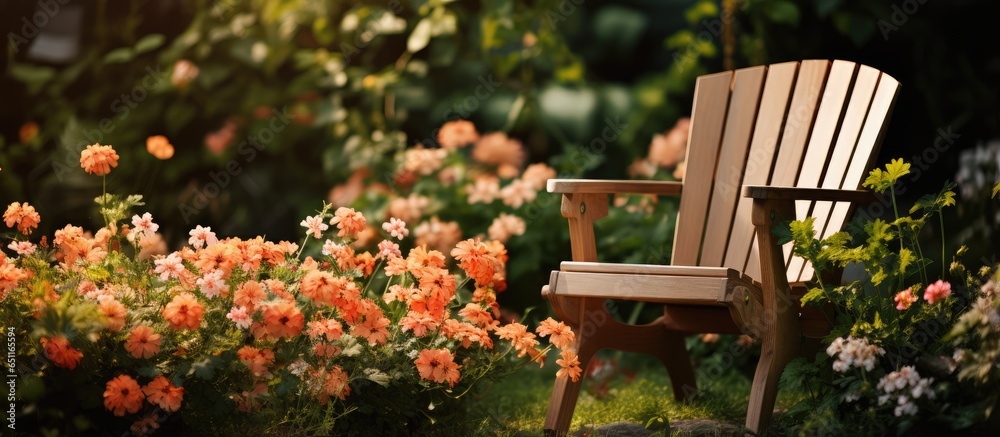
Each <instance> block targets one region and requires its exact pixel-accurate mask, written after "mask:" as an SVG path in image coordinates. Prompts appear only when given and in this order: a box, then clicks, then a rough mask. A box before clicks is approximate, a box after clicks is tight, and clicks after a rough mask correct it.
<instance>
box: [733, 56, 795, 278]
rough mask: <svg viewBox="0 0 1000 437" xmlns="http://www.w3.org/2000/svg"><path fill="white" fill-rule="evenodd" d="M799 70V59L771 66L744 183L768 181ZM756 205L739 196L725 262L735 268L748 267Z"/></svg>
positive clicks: (754, 183)
mask: <svg viewBox="0 0 1000 437" xmlns="http://www.w3.org/2000/svg"><path fill="white" fill-rule="evenodd" d="M798 70H799V63H798V62H785V63H782V64H774V65H771V66H769V67H768V69H767V79H765V82H764V92H763V95H762V96H761V99H760V105H759V108H760V109H759V110H758V113H757V124H756V126H755V127H754V130H753V140H752V141H751V143H750V153H749V155H748V156H747V164H746V170H745V171H744V175H743V185H767V181H768V178H770V176H771V166H772V164H773V163H774V155H775V152H776V151H777V150H778V147H777V146H778V141H779V140H780V139H781V127H782V126H783V125H784V124H785V112H786V109H787V108H788V100H789V97H791V94H792V86H793V85H794V84H795V74H796V73H797V72H798ZM752 207H753V200H752V199H750V198H746V197H742V196H740V197H739V200H738V202H737V206H736V214H735V216H734V219H733V230H732V236H731V237H729V247H728V248H727V250H726V259H725V264H724V265H725V266H726V267H729V268H731V269H736V270H739V271H743V268H744V267H746V264H747V257H748V256H749V255H750V245H751V243H753V239H754V227H753V223H751V221H750V211H751V209H752ZM753 278H754V279H760V276H759V275H756V276H753Z"/></svg>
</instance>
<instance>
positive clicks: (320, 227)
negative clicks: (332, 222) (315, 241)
mask: <svg viewBox="0 0 1000 437" xmlns="http://www.w3.org/2000/svg"><path fill="white" fill-rule="evenodd" d="M299 225H301V226H302V227H304V228H306V235H309V234H312V236H313V238H320V237H322V236H323V231H325V230H327V229H330V226H329V225H327V224H326V223H323V217H322V216H318V215H316V216H309V217H306V219H305V220H302V223H299Z"/></svg>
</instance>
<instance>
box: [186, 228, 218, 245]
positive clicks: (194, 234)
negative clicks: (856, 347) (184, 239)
mask: <svg viewBox="0 0 1000 437" xmlns="http://www.w3.org/2000/svg"><path fill="white" fill-rule="evenodd" d="M188 235H190V236H191V238H189V239H188V244H190V245H191V247H193V248H195V249H201V248H202V247H208V246H211V245H213V244H215V243H218V242H219V239H218V238H217V237H216V236H215V232H212V228H203V227H201V225H198V226H197V227H196V228H194V229H192V230H191V232H188Z"/></svg>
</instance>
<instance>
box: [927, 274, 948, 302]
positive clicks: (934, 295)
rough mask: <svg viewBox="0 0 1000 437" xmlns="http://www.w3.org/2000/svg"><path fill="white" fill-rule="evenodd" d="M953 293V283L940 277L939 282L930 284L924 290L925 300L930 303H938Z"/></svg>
mask: <svg viewBox="0 0 1000 437" xmlns="http://www.w3.org/2000/svg"><path fill="white" fill-rule="evenodd" d="M950 295H951V284H950V283H948V282H945V281H942V280H940V279H938V281H937V282H935V283H933V284H931V285H928V286H927V289H926V290H924V300H926V301H927V303H929V304H934V303H937V302H938V301H939V300H944V299H945V298H947V297H948V296H950Z"/></svg>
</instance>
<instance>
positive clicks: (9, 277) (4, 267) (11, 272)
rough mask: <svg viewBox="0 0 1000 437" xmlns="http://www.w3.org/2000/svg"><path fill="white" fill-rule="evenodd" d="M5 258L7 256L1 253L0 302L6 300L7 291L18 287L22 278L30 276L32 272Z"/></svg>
mask: <svg viewBox="0 0 1000 437" xmlns="http://www.w3.org/2000/svg"><path fill="white" fill-rule="evenodd" d="M5 258H6V256H4V255H3V254H2V253H0V302H2V301H3V300H4V298H5V297H6V296H7V293H9V292H10V291H11V290H13V289H14V287H17V284H18V283H20V282H21V280H22V279H25V278H28V275H29V273H30V272H25V271H24V270H22V269H19V268H17V266H15V265H14V264H11V263H8V262H5V261H4V259H5Z"/></svg>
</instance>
